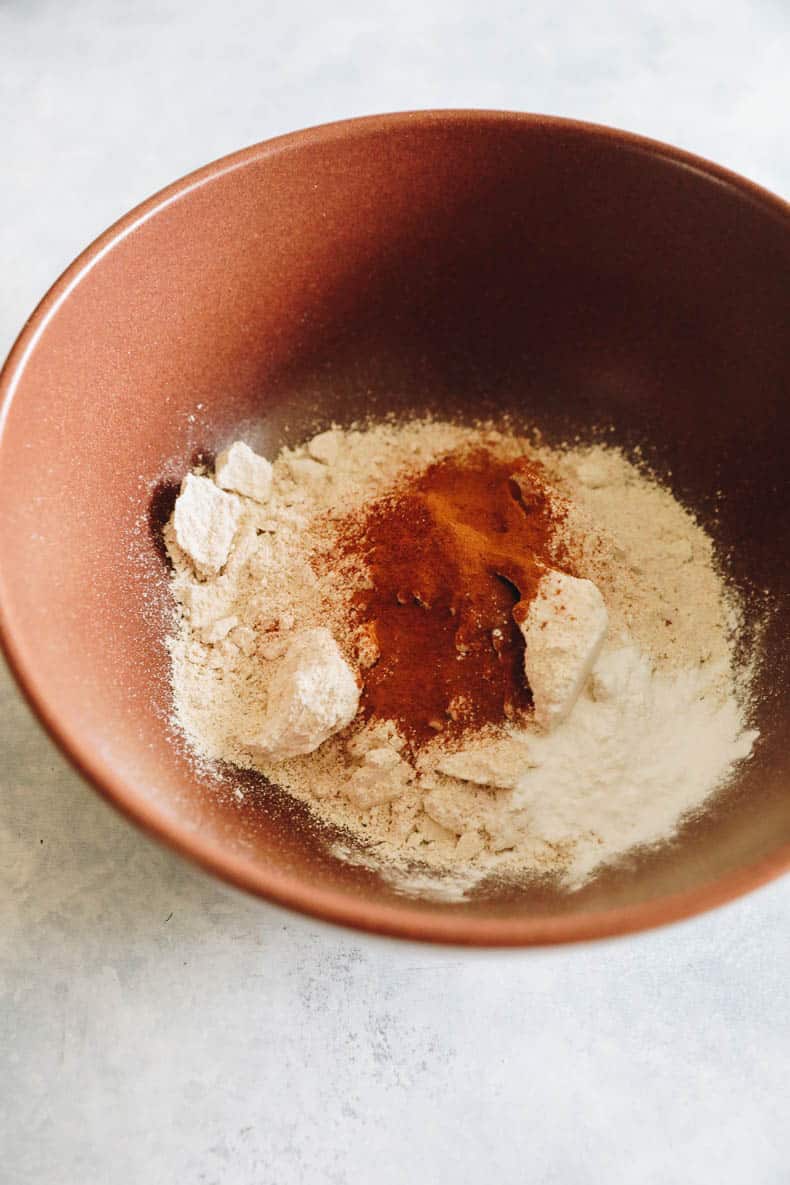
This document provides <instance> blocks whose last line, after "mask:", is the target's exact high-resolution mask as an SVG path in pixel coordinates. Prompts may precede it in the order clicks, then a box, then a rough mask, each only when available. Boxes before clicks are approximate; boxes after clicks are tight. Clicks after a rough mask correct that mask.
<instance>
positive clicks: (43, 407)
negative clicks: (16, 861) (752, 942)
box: [0, 113, 790, 942]
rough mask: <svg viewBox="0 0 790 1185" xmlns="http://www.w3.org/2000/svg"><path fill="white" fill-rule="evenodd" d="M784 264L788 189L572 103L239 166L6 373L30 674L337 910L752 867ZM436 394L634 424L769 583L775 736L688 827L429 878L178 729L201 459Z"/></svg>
mask: <svg viewBox="0 0 790 1185" xmlns="http://www.w3.org/2000/svg"><path fill="white" fill-rule="evenodd" d="M789 265H790V221H789V220H788V215H787V212H786V210H785V211H784V212H783V210H782V207H781V204H780V203H779V202H778V201H776V200H774V199H771V198H770V197H769V196H768V195H764V194H761V193H760V191H758V190H756V189H755V188H753V187H750V186H749V185H748V184H746V183H741V182H739V181H738V180H737V179H733V178H729V177H728V176H727V175H726V174H724V173H722V172H720V171H717V170H715V169H712V168H710V169H709V168H707V167H706V166H704V165H703V164H702V163H701V162H694V161H692V160H691V159H690V158H686V157H683V155H682V154H679V153H673V152H672V151H670V150H661V149H659V148H657V147H656V146H654V145H650V144H648V143H646V142H644V141H640V140H638V139H635V138H633V137H628V136H624V135H621V134H618V133H611V132H607V131H605V130H603V129H592V128H588V127H584V126H581V125H575V124H569V123H563V122H562V121H552V120H545V119H538V118H531V117H524V116H511V115H496V114H483V113H456V114H450V113H438V114H430V113H425V114H422V115H419V116H399V117H388V118H380V119H374V120H368V121H358V122H352V123H351V124H345V125H338V126H335V127H329V128H325V129H319V130H317V131H313V132H308V133H301V134H298V135H296V136H293V137H286V138H285V139H283V140H281V141H275V142H273V143H271V144H268V145H266V144H265V145H261V146H259V147H256V148H253V149H249V150H247V151H246V152H243V153H240V154H238V155H237V156H235V157H232V158H228V160H226V161H224V162H219V164H217V165H215V166H210V167H209V168H208V169H206V170H203V171H202V173H200V174H197V175H195V176H194V177H193V178H188V179H187V180H186V181H184V182H181V183H179V184H178V185H176V186H174V187H173V188H172V189H171V190H170V191H166V193H165V194H164V195H160V197H158V198H155V199H152V201H151V202H150V203H148V204H147V205H146V206H145V207H142V208H141V210H140V211H138V212H135V213H134V214H132V215H130V216H129V217H128V218H127V219H125V220H123V222H122V223H121V224H119V226H118V227H116V228H113V230H111V231H110V232H108V234H107V235H106V236H105V237H104V239H103V240H100V242H99V244H98V246H94V247H93V248H91V249H90V250H89V251H88V252H87V253H86V255H85V256H84V257H82V259H81V260H80V261H78V262H77V264H75V265H74V267H73V268H72V269H71V271H70V272H69V273H67V275H66V277H65V278H64V279H63V280H61V281H60V282H59V284H58V285H57V286H56V288H55V289H54V290H53V292H52V293H51V294H50V296H49V297H48V298H47V299H46V300H45V302H44V304H43V306H42V307H41V309H40V310H39V312H38V313H37V315H36V317H35V318H34V320H33V321H32V323H31V324H30V325H29V326H28V329H27V330H26V332H25V334H24V335H23V337H22V339H21V340H20V342H19V344H18V346H17V347H16V350H15V352H14V354H13V355H12V358H11V360H10V361H9V364H8V366H7V368H6V371H5V374H4V386H5V392H6V415H5V420H4V423H3V429H2V439H0V466H1V469H0V472H2V482H0V521H2V523H3V532H2V540H1V541H0V603H2V614H3V623H2V624H3V630H4V635H5V641H6V645H7V648H8V651H9V654H10V657H11V659H12V663H13V665H14V667H15V669H16V671H17V673H18V674H19V675H20V676H21V678H22V680H23V683H24V685H25V687H26V689H27V691H28V693H29V694H30V696H31V698H32V699H33V701H34V703H35V704H36V706H37V707H38V709H39V711H40V712H41V713H42V715H43V717H44V719H45V721H46V722H47V723H48V724H49V725H50V727H51V728H53V730H54V731H55V733H56V735H57V736H58V738H59V739H60V740H61V742H62V743H64V745H65V746H66V748H67V749H68V751H69V752H70V754H71V755H72V757H74V758H75V759H76V760H77V761H78V762H79V764H80V765H81V766H82V768H83V769H84V770H85V771H86V772H88V773H89V774H90V776H91V777H92V778H93V779H94V780H95V781H97V782H98V784H99V785H100V786H101V787H102V788H103V789H104V790H105V791H106V792H108V793H109V794H110V795H111V797H112V798H113V799H114V800H115V801H116V802H117V803H118V804H119V805H120V806H121V807H122V808H123V809H125V810H126V811H127V812H129V813H131V814H132V815H133V816H134V817H135V818H137V819H138V820H139V821H140V822H142V823H143V824H144V825H145V826H147V827H149V828H151V829H153V830H154V831H155V832H157V833H158V834H160V835H162V836H163V837H164V838H166V839H168V840H169V841H170V842H172V843H174V844H176V845H177V846H178V847H180V848H181V849H182V850H185V851H187V852H189V853H191V854H192V855H194V856H196V857H197V858H198V859H200V860H202V861H203V862H204V863H207V864H209V865H210V866H211V867H213V868H215V869H216V870H218V871H220V872H221V873H223V874H224V875H226V876H228V877H230V878H231V879H233V880H235V881H236V882H237V883H240V884H243V885H245V886H246V887H248V888H252V889H254V890H255V891H258V892H261V893H264V894H267V895H270V896H273V897H274V898H275V899H278V900H280V901H282V902H284V903H286V904H291V905H295V906H297V907H299V908H305V909H310V910H313V911H314V912H317V913H319V914H321V915H323V916H327V917H332V918H335V919H337V920H341V921H347V922H352V923H357V924H360V925H364V926H368V927H371V928H375V929H382V930H387V931H390V932H394V933H402V934H409V935H412V936H415V937H426V938H450V939H454V940H457V941H469V942H485V941H496V942H523V941H534V940H540V939H547V940H550V939H558V938H566V937H582V936H587V935H593V934H597V933H604V932H608V931H611V930H613V929H615V930H616V929H623V928H628V927H630V926H638V925H643V924H647V923H649V922H650V921H656V920H662V919H663V918H668V917H671V916H676V915H677V914H679V913H683V912H690V911H693V910H694V909H696V908H699V907H701V906H702V905H704V904H706V903H707V902H709V901H711V900H715V899H719V898H722V897H725V896H727V895H732V893H734V892H737V891H738V890H739V889H740V888H742V887H744V886H745V885H747V884H751V883H756V881H758V880H759V879H761V878H764V877H765V876H767V875H770V873H771V872H773V871H774V870H775V869H776V868H778V867H779V866H780V865H782V864H787V863H788V862H789V861H790V856H789V855H788V852H789V851H790V849H789V848H788V845H789V844H790V794H788V786H790V777H789V776H788V775H789V774H790V746H788V745H787V744H786V736H787V733H788V730H790V696H788V678H789V676H790V649H789V648H788V646H787V643H786V639H787V636H788V615H789V614H790V596H788V592H790V541H789V539H788V533H787V531H786V529H785V527H784V523H785V511H786V506H787V494H788V480H787V471H788V466H787V456H788V452H789V451H790V440H789V439H788V437H789V436H790V410H788V408H789V406H790V405H788V401H787V397H786V393H787V390H788V379H789V378H790V374H789V373H788V372H789V370H790V356H789V354H788V350H787V343H786V331H787V318H788V299H787V277H788V274H789V273H790V266H789ZM415 410H416V411H420V412H424V411H426V410H430V411H433V412H437V413H440V414H442V415H445V416H451V417H460V418H463V419H468V418H474V417H477V416H481V415H482V416H487V415H489V414H490V415H494V416H496V415H498V414H500V413H501V412H503V411H508V412H510V413H512V414H513V416H514V417H515V419H516V420H517V421H521V422H523V423H524V424H530V423H532V422H537V423H539V424H540V425H541V426H542V427H543V428H544V429H545V430H546V431H547V433H548V434H549V435H550V436H551V435H555V436H558V437H559V436H563V435H566V434H568V433H575V432H581V433H583V434H586V435H588V434H589V433H590V432H591V431H593V430H594V429H597V430H600V429H604V430H607V429H610V428H611V429H612V439H614V440H616V441H617V442H620V443H624V444H626V445H636V444H639V445H641V447H642V448H643V450H644V452H645V453H646V455H647V457H648V459H649V460H650V462H651V463H652V464H653V465H654V467H655V468H656V469H657V470H658V472H659V473H661V474H663V475H665V476H667V477H669V476H670V475H671V484H672V487H673V489H674V490H675V492H676V493H677V494H678V495H679V496H680V497H681V498H682V499H683V500H684V501H685V502H686V503H687V504H688V505H690V506H691V507H692V508H693V509H695V510H696V511H697V512H698V513H699V515H700V517H701V519H702V520H703V522H704V523H705V525H706V526H707V527H708V529H709V530H711V532H712V533H713V535H714V537H715V538H716V540H717V541H718V543H719V545H720V547H721V549H722V551H723V552H725V553H728V554H730V556H731V569H732V574H733V579H734V580H735V581H736V582H737V583H738V584H739V585H740V586H741V587H742V588H743V589H744V590H745V591H748V592H750V593H752V594H755V593H756V602H757V603H760V604H761V603H762V601H763V596H764V590H769V591H770V599H771V602H772V605H773V609H772V613H771V616H770V622H769V625H768V628H767V634H766V637H765V639H764V647H765V653H766V655H767V656H768V657H767V659H766V661H765V662H764V664H763V666H762V670H761V673H760V676H759V690H760V692H761V698H760V703H759V706H758V710H757V726H758V727H759V729H760V731H761V739H760V741H759V744H758V746H757V751H756V754H755V757H754V759H753V760H752V762H751V763H749V765H748V766H747V767H746V769H745V771H744V773H743V775H742V776H741V778H740V780H739V782H738V784H737V786H735V787H734V788H733V789H732V790H731V791H730V792H728V793H727V794H725V795H724V796H722V797H721V798H720V799H719V800H718V801H717V802H716V804H715V806H714V808H713V809H712V810H711V811H710V812H708V813H707V814H706V815H705V816H704V817H703V818H702V819H700V820H699V821H697V822H696V823H693V824H691V825H689V826H687V827H686V828H685V829H684V830H683V832H682V833H681V835H680V836H679V838H678V840H677V842H676V843H674V844H673V845H671V846H670V847H667V848H664V849H663V850H661V851H658V852H655V853H652V854H643V855H641V856H640V857H639V858H638V859H634V860H632V861H630V862H628V864H627V865H625V866H623V867H621V868H619V869H617V870H615V871H611V872H607V873H605V874H604V875H602V876H600V877H599V878H598V879H597V880H596V881H595V882H594V883H593V884H592V885H590V886H589V887H588V888H586V889H584V890H583V891H582V892H579V893H576V894H572V895H568V894H564V893H560V892H558V891H556V890H554V889H551V888H547V887H545V886H544V887H542V888H539V887H535V886H532V887H529V886H525V885H516V884H511V885H499V886H493V887H489V888H487V889H485V888H484V889H483V890H482V891H481V892H480V893H479V894H478V895H476V896H475V897H474V898H473V899H472V900H471V901H469V902H467V903H464V904H462V905H459V904H452V903H440V902H428V901H418V900H412V899H410V898H406V897H404V896H402V895H400V894H398V893H396V892H395V891H394V890H393V889H392V888H390V887H388V886H387V885H386V884H385V883H384V882H382V881H381V880H380V879H379V878H378V877H376V876H375V875H374V874H373V873H371V872H369V871H366V870H364V869H361V868H356V867H351V866H349V865H348V864H344V863H341V862H339V861H337V860H336V859H334V858H333V857H331V856H330V855H329V854H328V852H327V846H326V838H327V837H326V834H325V833H323V832H322V831H321V829H320V828H318V827H316V826H315V825H314V824H312V823H311V821H310V819H309V817H308V815H307V813H306V811H305V809H304V808H303V807H301V806H300V805H299V804H296V803H294V802H292V801H291V800H290V799H289V798H288V796H287V795H284V794H283V793H282V792H280V791H278V790H277V789H276V788H271V789H269V790H265V789H260V790H259V792H258V793H255V794H247V795H246V796H245V798H244V801H243V802H239V801H238V800H237V798H236V797H235V796H234V794H233V792H232V791H233V789H234V788H235V787H236V786H238V785H239V780H240V778H241V777H242V775H238V774H233V773H232V771H229V772H228V774H227V776H225V777H221V778H216V777H213V776H212V777H210V776H208V775H207V774H205V773H200V772H196V771H195V769H194V768H193V766H192V763H191V762H190V760H189V758H188V755H187V754H186V753H185V752H184V751H183V749H182V747H181V746H180V744H179V743H178V742H177V741H176V739H175V738H174V736H173V734H172V732H171V730H170V728H169V723H168V718H169V698H170V697H169V689H168V679H167V660H166V652H165V649H164V645H163V634H164V621H165V617H166V613H167V605H168V596H167V587H166V586H167V572H166V567H165V563H164V560H163V557H162V554H161V549H160V546H159V540H158V533H157V532H158V525H159V524H160V523H161V521H162V519H163V518H164V517H166V515H167V513H168V512H169V508H170V506H171V505H172V498H173V492H174V483H176V482H177V481H178V480H179V479H180V476H181V475H182V474H183V472H184V471H185V470H186V469H187V468H188V467H189V466H190V464H191V463H192V462H193V461H194V459H195V458H196V456H197V455H198V454H212V453H214V452H216V451H217V450H218V449H219V448H221V447H222V446H224V445H225V444H226V443H227V442H229V441H230V440H231V439H234V438H236V437H240V436H241V437H244V438H245V439H247V440H249V441H250V442H251V443H253V444H254V445H256V446H257V447H259V448H260V449H261V450H262V451H264V452H266V453H267V454H268V455H270V456H271V455H273V454H274V453H275V452H276V451H277V450H278V448H279V447H280V445H281V444H282V443H283V442H284V441H289V442H295V441H297V440H299V439H300V438H303V437H304V436H305V435H306V434H308V433H309V432H312V431H313V430H318V429H320V428H322V427H326V426H328V425H329V423H331V422H332V421H339V422H341V423H348V422H350V421H351V420H353V419H355V418H357V417H360V416H365V415H368V414H371V413H372V414H385V413H389V412H393V411H394V412H397V413H404V414H405V413H409V412H412V411H415ZM646 529H649V524H646ZM752 625H753V623H752ZM754 642H755V637H754V630H753V628H751V626H749V627H747V630H746V631H745V635H744V638H743V645H744V647H745V648H746V649H748V648H749V647H750V646H752V645H754ZM246 780H247V783H248V784H249V782H250V779H249V778H248V779H246Z"/></svg>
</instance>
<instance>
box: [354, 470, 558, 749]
mask: <svg viewBox="0 0 790 1185" xmlns="http://www.w3.org/2000/svg"><path fill="white" fill-rule="evenodd" d="M563 517H564V506H563V502H562V500H561V499H560V498H559V497H558V495H557V494H556V491H552V490H551V487H550V486H549V484H548V482H547V480H546V475H545V473H544V471H543V468H542V466H541V465H540V464H539V463H537V462H534V461H530V460H528V459H526V458H525V459H522V460H520V461H518V462H516V463H513V462H512V461H510V462H503V461H501V460H498V459H496V458H494V457H492V456H491V455H490V454H489V453H487V452H485V451H482V450H480V451H477V452H475V453H472V454H471V455H468V456H465V457H450V458H447V459H445V460H442V461H440V462H438V463H437V464H435V465H432V466H431V467H430V468H429V469H427V470H426V471H425V473H423V474H422V475H420V476H419V477H417V478H415V479H412V480H411V481H410V482H408V483H407V484H405V485H404V486H402V487H401V488H400V489H398V490H397V491H395V492H394V493H393V494H391V495H389V496H387V497H385V498H382V499H381V500H379V501H378V502H376V503H375V504H374V505H373V506H372V507H370V508H369V510H368V511H367V513H366V515H365V517H364V519H363V520H362V522H361V523H360V522H359V521H356V522H353V523H351V522H350V523H347V524H346V526H345V529H344V531H343V533H342V539H343V547H344V551H345V554H346V556H355V555H356V556H361V557H362V558H363V559H364V560H365V561H366V562H367V564H368V566H369V571H370V587H368V588H365V589H363V590H361V591H360V592H359V593H358V594H357V595H356V597H355V601H354V614H355V619H356V622H357V624H358V626H359V627H360V630H361V632H362V634H363V636H364V637H365V638H366V639H367V640H368V642H369V643H371V644H372V647H371V648H372V650H373V654H374V657H375V655H376V654H377V657H375V661H373V662H372V665H369V667H368V669H366V670H364V671H363V677H364V689H363V695H362V710H363V714H364V715H365V716H366V717H367V718H377V719H385V720H395V721H397V723H398V724H399V725H400V727H401V729H402V731H403V733H404V735H405V737H406V738H407V740H408V741H409V742H410V745H411V746H412V748H417V747H419V745H420V744H422V743H424V742H425V741H426V740H427V739H429V738H430V737H434V736H436V734H437V732H442V733H445V734H448V735H450V736H457V735H459V734H460V733H462V732H463V731H465V730H467V729H469V728H477V727H480V726H482V725H484V724H492V723H499V722H502V721H504V720H505V719H508V718H511V719H512V718H515V717H518V716H519V715H522V714H523V713H524V712H526V711H527V710H528V709H529V707H530V705H531V696H530V692H529V688H528V686H527V683H526V680H525V678H524V642H523V638H522V635H521V633H520V631H519V629H518V627H517V625H516V623H515V621H514V617H513V610H514V606H515V605H516V604H517V603H520V605H519V607H520V608H524V607H525V606H526V604H528V603H529V601H530V600H531V599H532V597H534V595H535V592H536V589H537V584H538V581H539V580H540V577H541V575H542V573H543V572H544V571H545V569H546V567H547V566H549V565H552V564H554V563H555V562H556V560H557V558H558V557H557V527H558V525H559V523H560V521H561V520H562V518H563Z"/></svg>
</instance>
